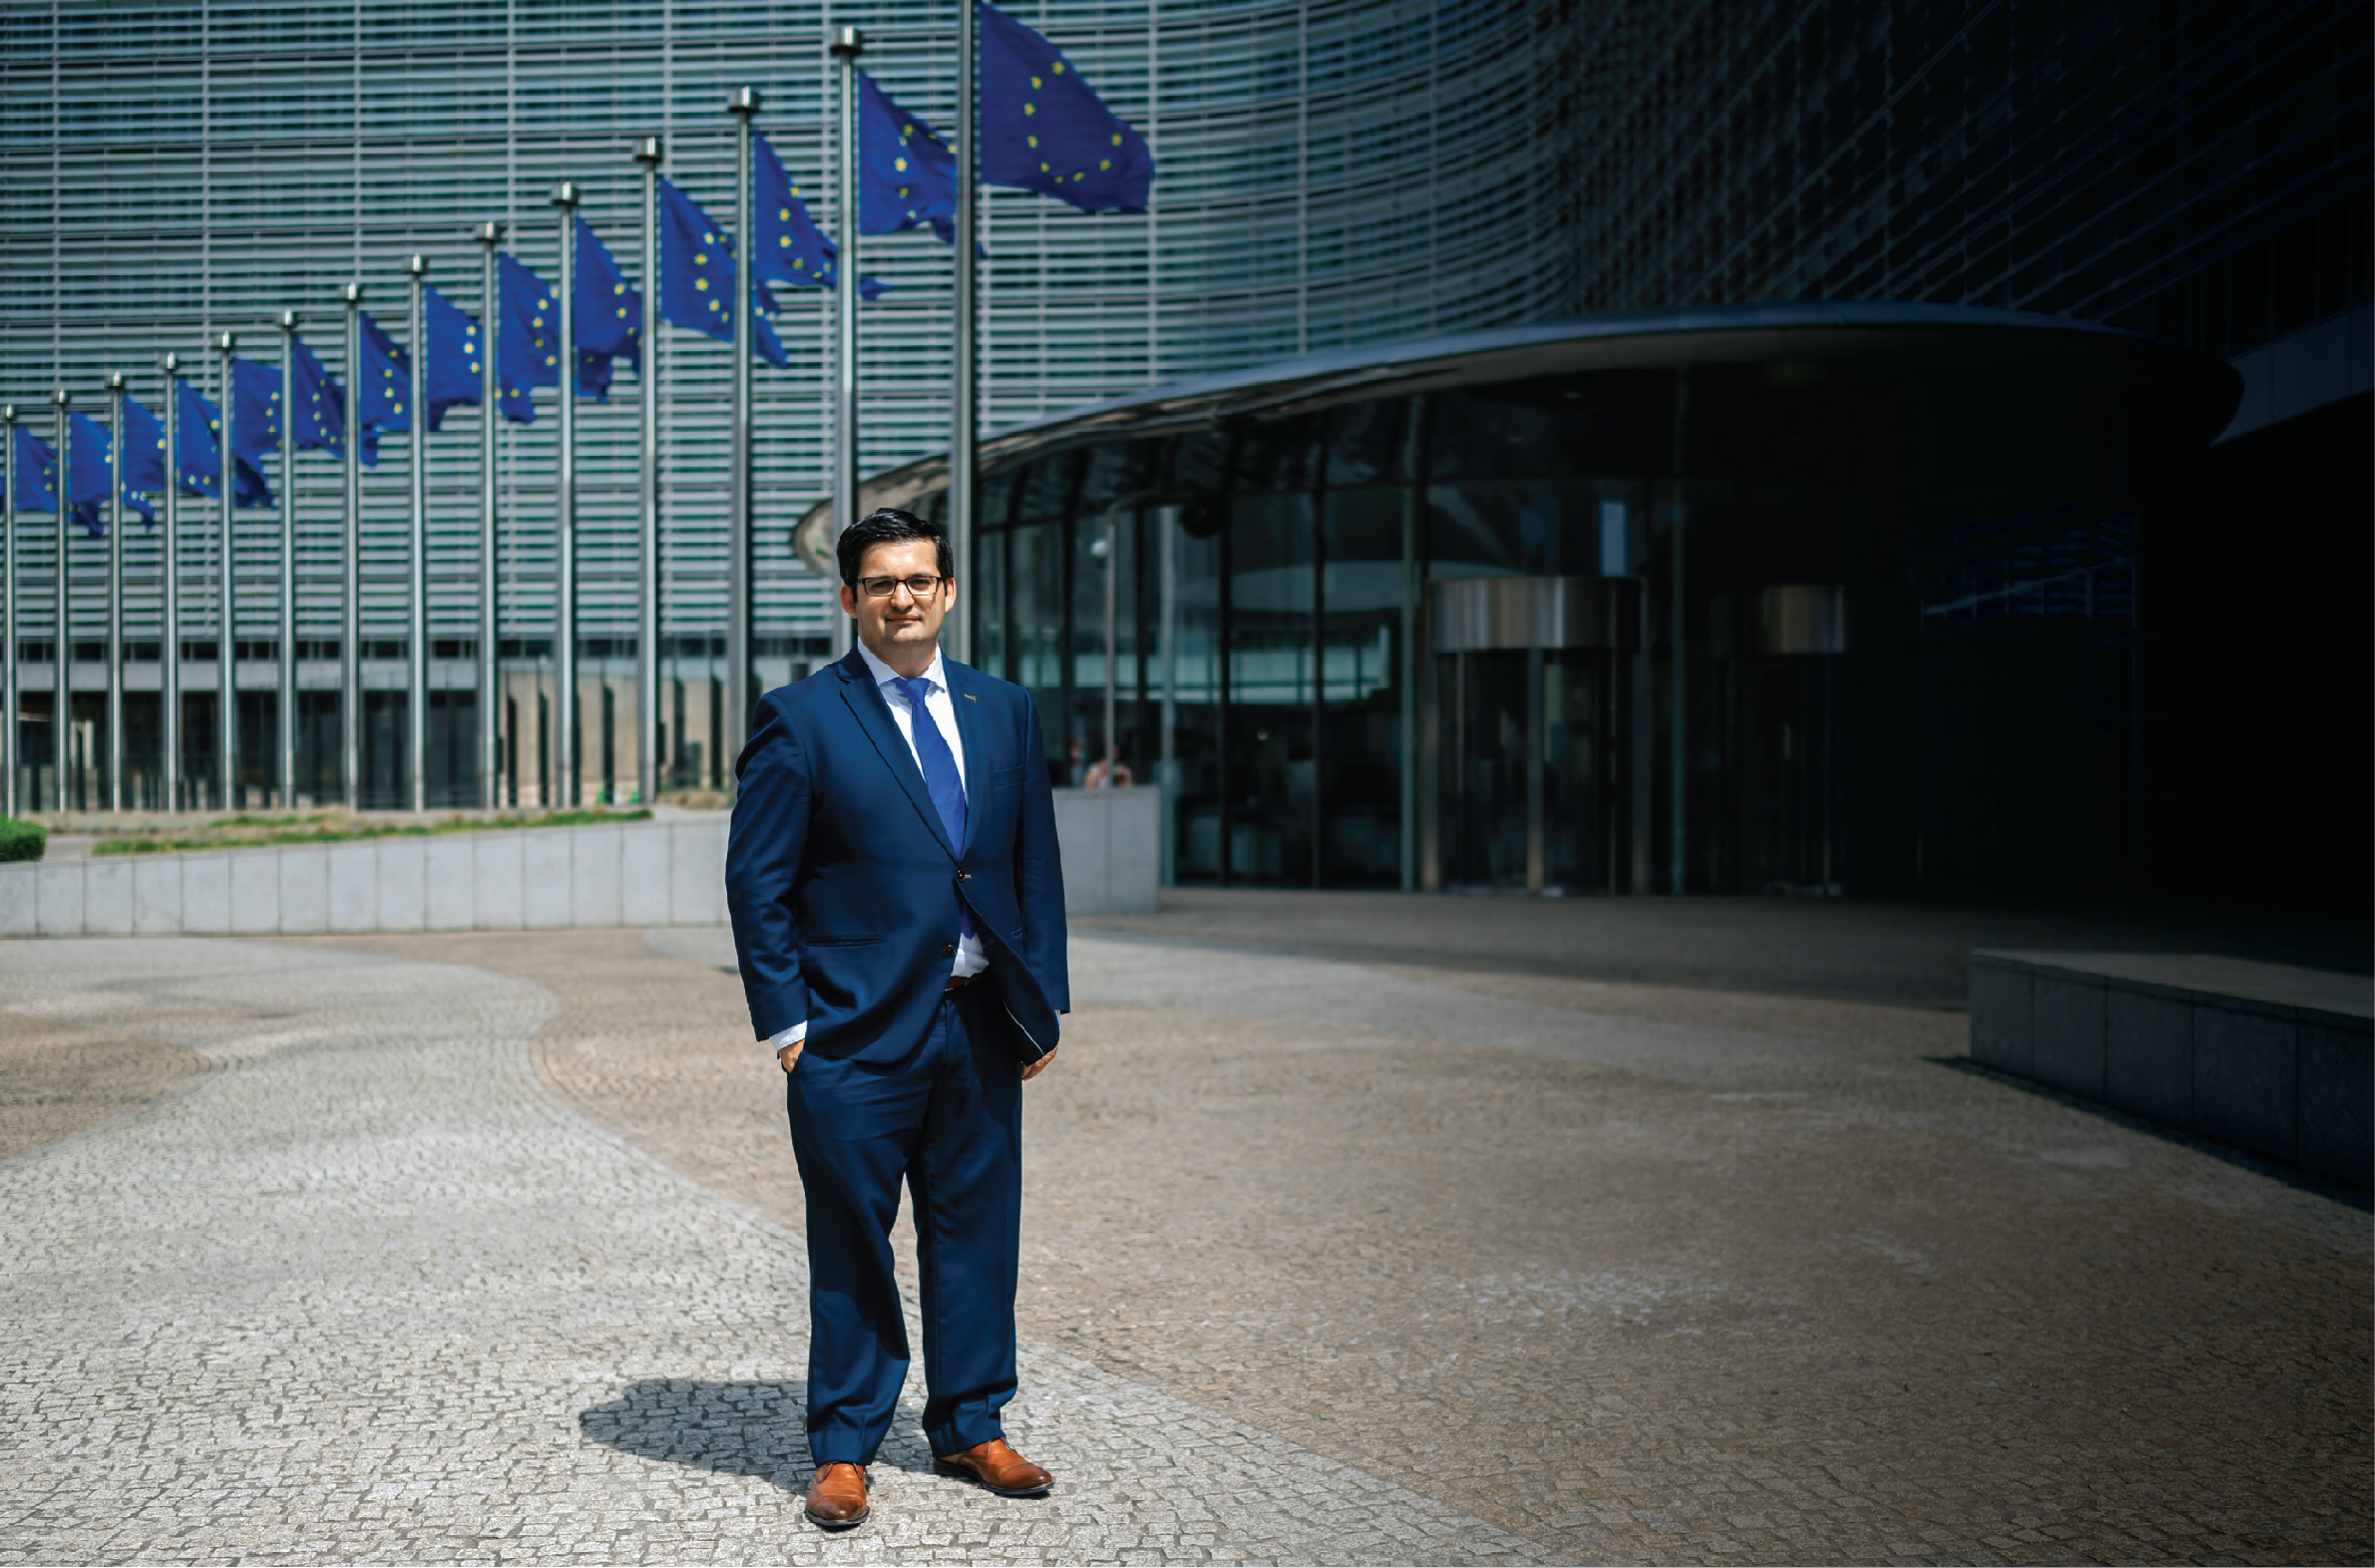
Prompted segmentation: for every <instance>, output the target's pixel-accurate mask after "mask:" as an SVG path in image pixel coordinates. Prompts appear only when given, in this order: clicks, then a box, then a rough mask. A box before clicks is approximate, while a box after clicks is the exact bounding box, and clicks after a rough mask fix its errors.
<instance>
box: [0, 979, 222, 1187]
mask: <svg viewBox="0 0 2375 1568" xmlns="http://www.w3.org/2000/svg"><path fill="white" fill-rule="evenodd" d="M204 1065H205V1064H204V1063H203V1062H201V1061H200V1060H199V1059H198V1053H197V1052H196V1051H193V1050H191V1049H189V1048H188V1047H187V1046H183V1045H177V1044H175V1043H174V1042H173V1041H171V1040H161V1039H156V1038H154V1037H145V1036H141V1035H136V1034H119V1033H116V1032H114V1031H112V1030H109V1029H94V1028H88V1027H86V1026H84V1025H82V1024H79V1023H76V1022H73V1021H72V1020H69V1019H61V1018H46V1017H40V1016H37V1015H34V1014H30V1013H22V1012H6V1011H0V1160H8V1159H14V1158H15V1157H16V1156H17V1155H20V1154H25V1153H29V1152H31V1151H32V1150H34V1149H38V1148H40V1147H42V1146H43V1145H44V1144H50V1143H55V1142H57V1141H58V1140H59V1139H60V1138H65V1137H71V1136H72V1135H74V1134H75V1133H78V1132H82V1131H84V1130H85V1129H87V1128H91V1127H96V1126H98V1125H99V1124H100V1123H102V1122H105V1121H110V1120H112V1119H114V1118H115V1117H117V1116H121V1115H123V1114H124V1113H125V1112H126V1111H129V1110H132V1109H134V1108H135V1107H138V1106H141V1105H146V1104H147V1103H149V1101H151V1100H153V1099H155V1098H157V1097H158V1096H159V1095H161V1094H169V1093H171V1092H173V1090H175V1089H176V1088H178V1087H180V1086H181V1085H182V1084H184V1083H186V1082H188V1081H189V1079H190V1078H191V1076H192V1075H193V1074H195V1073H197V1072H198V1070H199V1069H200V1068H202V1067H203V1066H204Z"/></svg>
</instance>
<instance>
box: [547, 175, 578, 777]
mask: <svg viewBox="0 0 2375 1568" xmlns="http://www.w3.org/2000/svg"><path fill="white" fill-rule="evenodd" d="M553 204H554V205H555V206H557V207H559V208H561V289H560V292H559V293H558V294H556V295H555V296H554V303H555V304H557V305H559V306H560V307H561V311H560V314H561V484H560V487H559V489H560V497H559V504H558V505H557V506H556V507H555V509H554V520H553V536H554V537H553V559H554V574H553V575H554V582H553V687H554V690H553V697H554V701H553V742H554V752H555V756H554V762H555V764H556V765H555V767H554V769H553V776H554V778H555V779H556V780H558V782H559V788H558V789H557V790H556V791H555V793H556V794H558V795H559V796H560V804H561V806H562V808H563V809H564V810H571V811H574V810H576V809H577V807H578V805H579V800H578V333H577V314H578V311H577V303H578V223H577V218H578V188H577V187H576V186H574V185H571V184H570V183H569V182H568V181H566V180H565V181H563V182H562V183H561V184H560V185H559V186H557V187H555V188H554V191H553Z"/></svg>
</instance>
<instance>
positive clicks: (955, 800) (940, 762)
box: [891, 675, 974, 937]
mask: <svg viewBox="0 0 2375 1568" xmlns="http://www.w3.org/2000/svg"><path fill="white" fill-rule="evenodd" d="M891 684H892V685H894V686H897V687H898V688H899V690H900V692H901V693H902V694H903V695H905V696H906V698H907V708H908V728H909V729H910V730H912V731H913V732H914V734H915V737H916V761H917V762H919V763H921V764H922V765H923V768H924V788H925V789H927V790H929V791H930V792H931V794H932V806H933V809H934V810H935V811H938V812H939V813H940V825H941V826H942V827H943V828H946V829H947V830H948V834H949V847H950V848H951V849H953V850H955V851H956V852H957V853H958V854H960V855H962V854H964V853H965V781H964V780H963V779H961V778H959V777H958V776H957V757H956V755H955V753H953V752H951V751H950V750H949V738H948V737H947V736H946V735H943V734H942V733H941V732H940V721H939V720H937V719H935V718H934V717H933V716H932V710H931V709H930V708H928V707H926V706H925V705H924V698H925V695H926V693H928V692H930V691H931V689H932V682H931V681H929V680H926V679H925V678H924V677H923V676H921V675H917V676H915V677H914V678H912V679H911V678H909V677H906V676H903V675H893V676H892V677H891ZM959 908H960V910H961V911H963V906H962V905H960V906H959ZM973 934H974V918H973V916H972V914H971V913H970V912H968V913H965V935H966V936H968V937H970V936H972V935H973Z"/></svg>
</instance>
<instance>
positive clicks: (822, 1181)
mask: <svg viewBox="0 0 2375 1568" xmlns="http://www.w3.org/2000/svg"><path fill="white" fill-rule="evenodd" d="M839 557H840V567H841V607H842V608H843V609H844V610H845V611H847V612H848V613H849V614H850V615H851V616H852V617H853V618H854V619H855V621H856V622H857V633H858V645H857V646H856V647H855V648H854V649H852V650H851V652H850V655H849V657H847V658H845V659H842V660H841V661H839V662H838V663H835V664H833V665H830V666H828V667H827V668H825V669H823V670H821V671H819V672H818V673H816V674H814V675H811V676H809V677H808V678H807V679H806V680H803V681H800V682H798V683H797V684H795V685H789V686H784V687H780V688H778V689H777V690H774V691H770V692H768V693H767V695H766V697H765V698H764V699H762V700H761V701H760V703H759V706H758V712H757V714H756V716H755V722H754V724H753V727H752V733H751V737H750V743H749V744H748V745H747V746H745V747H743V749H742V756H741V759H740V760H739V761H738V762H737V763H736V764H735V777H736V778H737V780H738V781H739V785H740V791H739V793H738V795H737V796H736V797H735V801H734V823H733V831H732V835H731V837H730V839H729V841H728V844H727V849H726V896H727V902H728V904H729V905H730V906H731V908H732V910H733V917H734V947H735V951H736V953H737V954H738V955H739V956H740V959H741V965H742V986H743V990H744V993H745V994H746V995H747V997H748V998H749V1001H750V1017H751V1023H752V1025H753V1027H754V1028H755V1029H756V1030H757V1032H758V1035H759V1037H760V1038H762V1039H764V1040H766V1041H768V1043H769V1044H770V1045H771V1046H773V1047H774V1049H775V1053H776V1057H777V1059H778V1060H779V1061H781V1063H782V1064H783V1070H784V1072H785V1074H786V1075H787V1089H786V1097H787V1100H788V1102H789V1105H790V1110H791V1123H792V1147H793V1149H794V1150H795V1152H796V1153H797V1154H798V1156H799V1162H800V1181H801V1185H802V1186H803V1187H805V1188H806V1189H807V1197H808V1260H809V1302H808V1310H809V1327H810V1335H809V1347H808V1447H809V1453H810V1456H811V1457H812V1458H813V1459H814V1460H815V1461H816V1476H815V1479H814V1481H813V1482H812V1484H811V1485H810V1487H809V1490H808V1496H807V1501H806V1506H807V1512H808V1516H809V1518H810V1519H812V1520H814V1521H815V1522H816V1523H817V1524H819V1525H822V1526H824V1527H825V1528H827V1529H845V1528H848V1527H850V1526H852V1525H855V1524H857V1523H859V1522H860V1521H862V1520H863V1519H864V1518H865V1517H866V1512H867V1502H866V1468H865V1467H866V1466H867V1465H868V1464H870V1463H872V1462H873V1460H874V1455H875V1450H876V1449H877V1448H878V1447H879V1446H881V1444H882V1440H883V1436H884V1434H885V1433H886V1432H887V1431H888V1430H889V1429H890V1425H891V1417H892V1413H893V1411H894V1408H895V1406H896V1404H897V1402H898V1398H899V1389H900V1384H901V1383H902V1382H903V1381H904V1380H905V1379H906V1376H907V1367H908V1345H907V1329H906V1324H905V1320H904V1319H903V1317H902V1316H901V1312H900V1303H899V1287H898V1285H897V1283H896V1281H895V1280H894V1279H893V1277H892V1263H891V1242H890V1232H891V1222H892V1220H893V1219H894V1218H895V1217H896V1216H897V1215H898V1212H899V1186H900V1183H901V1181H903V1180H904V1181H905V1182H906V1183H907V1186H908V1190H909V1192H910V1193H911V1194H912V1195H913V1199H914V1204H915V1210H914V1214H915V1224H916V1250H917V1255H918V1262H919V1263H920V1264H921V1265H922V1275H923V1302H922V1306H923V1319H924V1368H925V1381H926V1388H927V1397H926V1400H925V1404H924V1432H925V1435H926V1437H928V1438H929V1439H930V1440H931V1443H932V1451H933V1453H934V1454H935V1455H936V1456H937V1457H938V1461H939V1463H940V1465H941V1466H942V1467H943V1469H944V1470H946V1471H948V1472H950V1473H954V1474H958V1475H962V1476H964V1477H966V1478H968V1479H971V1480H973V1481H975V1482H977V1483H978V1484H980V1485H982V1486H985V1487H988V1488H989V1489H990V1490H991V1491H994V1492H998V1493H1000V1494H1002V1495H1006V1496H1017V1497H1026V1496H1033V1495H1036V1494H1038V1493H1040V1492H1044V1491H1045V1490H1046V1489H1047V1487H1048V1485H1049V1484H1050V1480H1051V1477H1049V1475H1048V1474H1047V1472H1046V1471H1045V1470H1042V1469H1040V1468H1039V1467H1038V1466H1037V1465H1035V1464H1032V1463H1031V1462H1030V1461H1028V1460H1027V1459H1024V1458H1023V1457H1022V1456H1021V1455H1020V1454H1018V1453H1016V1452H1015V1451H1014V1450H1013V1449H1012V1448H1010V1447H1008V1446H1007V1444H1006V1439H1005V1431H1004V1428H1003V1426H1002V1425H1001V1424H1000V1422H999V1420H998V1411H999V1410H1001V1409H1002V1408H1004V1406H1005V1403H1006V1401H1007V1400H1008V1399H1010V1398H1012V1397H1013V1394H1014V1281H1015V1267H1016V1252H1017V1248H1018V1245H1019V1235H1020V1227H1021V1212H1022V1164H1021V1136H1022V1084H1023V1081H1024V1080H1025V1079H1028V1078H1032V1077H1035V1076H1037V1075H1038V1073H1039V1072H1040V1071H1041V1070H1042V1069H1044V1068H1045V1067H1046V1065H1047V1061H1048V1058H1049V1057H1051V1056H1052V1055H1053V1054H1054V1052H1055V1046H1056V1027H1057V1025H1056V1015H1057V1014H1058V1013H1060V1012H1064V1011H1067V1010H1069V1008H1070V1006H1071V994H1070V984H1069V980H1068V978H1067V975H1066V969H1065V958H1064V915H1063V868H1062V866H1061V864H1060V863H1059V862H1058V860H1057V857H1056V848H1055V805H1054V801H1053V798H1052V797H1051V796H1050V795H1049V793H1048V787H1047V769H1046V765H1045V763H1044V761H1043V760H1042V759H1043V758H1044V756H1045V749H1044V746H1043V743H1042V742H1041V740H1040V735H1039V720H1038V713H1037V710H1036V708H1035V706H1034V705H1033V703H1032V701H1031V699H1030V696H1029V694H1028V693H1027V692H1025V691H1023V690H1022V688H1021V687H1019V686H1012V685H1008V684H1007V683H1006V682H1004V681H1002V680H995V679H992V678H991V677H990V676H988V675H985V674H983V673H982V672H981V671H980V670H977V669H972V668H969V667H968V666H966V665H964V664H960V663H957V662H955V661H954V660H950V659H945V658H943V657H942V656H941V653H940V645H939V642H940V627H941V621H942V620H943V618H944V617H946V616H947V614H948V612H949V608H950V606H951V605H953V604H954V603H955V602H956V601H957V582H956V575H955V568H954V565H953V563H952V562H951V560H950V555H949V539H948V534H947V532H946V531H945V530H943V529H942V528H941V527H940V526H939V525H938V524H933V523H927V522H924V521H923V520H922V519H920V518H916V517H912V516H910V515H909V514H907V513H905V512H895V511H881V512H876V513H874V514H873V515H872V516H870V517H867V518H865V519H864V520H862V521H861V522H859V523H857V524H856V525H855V526H853V527H851V528H850V529H849V530H848V531H847V532H845V533H844V534H843V535H842V536H841V543H840V547H839Z"/></svg>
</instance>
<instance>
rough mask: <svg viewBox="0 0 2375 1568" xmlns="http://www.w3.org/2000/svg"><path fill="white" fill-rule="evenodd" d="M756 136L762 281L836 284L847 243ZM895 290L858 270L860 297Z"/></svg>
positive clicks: (753, 190)
mask: <svg viewBox="0 0 2375 1568" xmlns="http://www.w3.org/2000/svg"><path fill="white" fill-rule="evenodd" d="M750 140H751V160H750V199H751V202H752V205H753V207H754V209H755V210H756V213H757V225H756V227H755V229H754V230H753V232H754V233H755V234H756V235H757V236H758V244H759V253H758V258H757V259H756V260H755V261H753V262H752V263H751V270H752V271H753V272H755V273H756V274H758V279H759V281H760V282H762V283H790V284H792V285H793V286H794V287H796V288H817V287H823V288H831V287H833V286H834V264H835V263H836V262H837V261H838V260H839V259H840V257H841V247H840V246H839V245H837V244H835V243H834V242H833V241H832V240H830V239H827V238H826V237H825V234H824V230H822V229H820V228H818V227H817V226H816V220H815V219H814V218H812V217H810V216H809V215H808V207H807V205H806V204H805V203H804V202H802V201H801V199H800V190H799V188H798V187H797V186H795V185H793V184H792V177H791V176H790V175H789V174H787V173H786V172H785V171H784V167H783V160H782V159H780V158H778V157H776V156H775V149H774V148H772V147H770V146H768V145H767V139H766V138H765V137H763V136H760V135H758V134H757V133H755V132H754V133H752V135H751V139H750ZM890 291H891V285H890V284H888V283H885V282H882V281H880V280H878V279H876V278H871V277H868V276H866V275H865V274H864V273H860V274H859V275H858V297H859V298H860V299H880V298H882V296H883V295H885V294H887V293H889V292H890Z"/></svg>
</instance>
